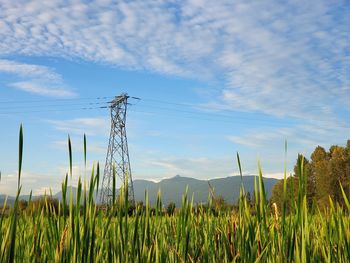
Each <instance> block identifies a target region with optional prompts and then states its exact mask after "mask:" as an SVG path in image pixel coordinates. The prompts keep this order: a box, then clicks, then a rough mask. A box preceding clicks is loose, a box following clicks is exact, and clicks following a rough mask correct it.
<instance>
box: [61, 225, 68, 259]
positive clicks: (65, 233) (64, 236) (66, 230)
mask: <svg viewBox="0 0 350 263" xmlns="http://www.w3.org/2000/svg"><path fill="white" fill-rule="evenodd" d="M67 233H68V225H66V227H65V228H64V230H63V233H62V236H61V241H60V253H59V254H60V255H61V254H62V252H63V249H64V242H65V241H66V238H67Z"/></svg>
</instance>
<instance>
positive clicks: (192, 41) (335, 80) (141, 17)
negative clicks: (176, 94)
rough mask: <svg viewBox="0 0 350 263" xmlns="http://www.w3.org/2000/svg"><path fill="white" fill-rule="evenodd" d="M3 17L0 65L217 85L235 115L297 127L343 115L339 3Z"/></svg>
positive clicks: (7, 8)
mask: <svg viewBox="0 0 350 263" xmlns="http://www.w3.org/2000/svg"><path fill="white" fill-rule="evenodd" d="M1 10H2V19H1V22H0V37H1V39H2V41H1V43H0V55H2V56H6V55H9V54H22V55H39V56H42V55H47V56H56V57H57V56H58V57H69V58H73V59H74V58H77V59H84V60H88V61H95V62H99V63H104V64H109V65H114V66H121V67H125V68H130V69H145V70H150V71H155V72H160V73H165V74H171V75H180V76H190V77H194V78H199V79H208V78H209V79H214V80H223V81H224V83H225V86H224V88H223V90H222V93H221V99H220V103H222V104H224V105H228V106H229V107H230V108H234V109H238V110H247V111H262V112H265V113H268V114H273V115H278V116H294V117H298V118H309V117H310V116H311V117H313V118H325V117H333V116H334V111H335V109H337V108H338V107H346V108H347V110H349V106H350V103H349V101H350V92H348V91H349V86H350V74H349V70H350V60H349V54H350V53H349V43H348V35H349V34H350V27H349V26H348V25H349V24H350V16H349V8H348V7H347V6H346V3H345V2H344V1H340V0H339V1H337V0H335V1H328V0H321V1H317V2H315V1H309V2H307V3H305V2H304V1H284V2H279V1H274V0H265V1H258V2H247V1H244V0H239V1H226V0H221V1H212V2H208V1H190V0H189V1H182V2H177V1H152V2H149V1H141V0H139V1H131V2H130V1H95V2H85V1H75V2H73V3H72V2H66V3H62V2H60V1H50V2H49V3H42V1H25V2H19V1H6V2H3V3H2V4H1ZM7 70H8V71H10V70H11V69H7ZM21 71H23V72H26V71H28V69H26V68H22V69H21ZM29 71H30V70H29ZM215 99H216V100H217V98H215ZM321 116H322V117H321Z"/></svg>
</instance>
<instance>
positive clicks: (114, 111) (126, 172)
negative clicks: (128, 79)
mask: <svg viewBox="0 0 350 263" xmlns="http://www.w3.org/2000/svg"><path fill="white" fill-rule="evenodd" d="M128 98H129V96H128V95H127V94H126V93H123V94H121V95H119V96H116V97H115V98H114V100H112V101H111V102H110V106H109V107H110V109H111V132H110V137H109V144H108V150H107V157H106V164H105V169H104V173H103V179H102V189H101V196H100V201H101V203H103V204H105V205H109V204H110V203H111V201H112V195H113V187H115V184H114V185H113V173H115V175H116V179H118V178H119V179H121V181H122V182H123V185H126V180H128V195H129V202H131V203H134V201H135V198H134V186H133V183H132V175H131V166H130V159H129V150H128V140H127V138H126V110H127V106H128ZM114 190H115V191H116V189H114Z"/></svg>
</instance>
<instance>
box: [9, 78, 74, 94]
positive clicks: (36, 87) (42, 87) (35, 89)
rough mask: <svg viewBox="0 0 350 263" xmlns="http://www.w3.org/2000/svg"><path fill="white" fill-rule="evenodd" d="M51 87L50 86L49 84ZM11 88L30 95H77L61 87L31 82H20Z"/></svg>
mask: <svg viewBox="0 0 350 263" xmlns="http://www.w3.org/2000/svg"><path fill="white" fill-rule="evenodd" d="M49 85H50V84H49ZM10 86H12V87H14V88H16V89H19V90H23V91H26V92H30V93H35V94H39V95H41V96H49V97H73V96H75V93H74V92H72V91H70V90H66V89H64V88H61V87H49V86H46V84H42V83H35V82H30V81H20V82H15V83H12V84H10Z"/></svg>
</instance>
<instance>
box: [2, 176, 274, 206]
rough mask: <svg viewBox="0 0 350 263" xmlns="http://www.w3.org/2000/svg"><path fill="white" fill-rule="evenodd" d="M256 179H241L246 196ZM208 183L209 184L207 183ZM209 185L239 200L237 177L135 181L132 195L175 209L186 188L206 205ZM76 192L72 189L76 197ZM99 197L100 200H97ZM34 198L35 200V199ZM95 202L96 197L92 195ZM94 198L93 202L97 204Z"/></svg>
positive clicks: (269, 187)
mask: <svg viewBox="0 0 350 263" xmlns="http://www.w3.org/2000/svg"><path fill="white" fill-rule="evenodd" d="M254 178H255V176H247V175H246V176H243V183H244V187H245V190H246V192H251V193H253V191H254ZM263 180H264V185H265V190H266V192H267V195H268V197H270V195H271V190H272V187H273V186H274V185H275V184H276V183H277V181H278V179H275V178H263ZM208 182H209V183H208ZM209 184H210V185H211V187H212V188H213V189H214V192H215V195H217V196H219V195H220V196H222V197H223V198H224V199H225V200H226V201H227V202H228V203H233V202H235V201H236V200H237V198H238V196H239V190H240V185H241V177H240V176H230V177H225V178H217V179H211V180H199V179H194V178H190V177H182V176H179V175H177V176H175V177H172V178H168V179H163V180H161V181H160V182H158V183H156V182H152V181H148V180H134V192H135V199H136V201H143V202H145V191H147V193H148V200H149V202H150V203H151V204H152V205H153V204H155V202H156V200H157V193H158V191H160V192H161V197H162V202H163V204H164V205H167V204H168V203H169V202H175V204H176V206H177V207H179V206H181V199H182V195H183V194H184V193H185V191H186V187H188V196H189V198H190V199H191V198H192V196H193V200H194V203H200V202H206V201H208V196H209V193H210V189H209ZM75 192H76V188H73V195H74V196H75ZM53 197H54V198H57V199H59V200H62V193H61V192H58V193H56V194H54V195H53ZM97 197H99V196H97ZM28 198H29V196H28V195H24V196H21V199H23V200H28ZM34 198H37V197H34ZM95 198H96V194H95ZM98 199H99V198H97V199H96V200H98ZM4 200H5V196H4V195H1V194H0V205H2V204H3V202H4ZM13 201H14V197H11V196H9V197H8V201H7V202H8V204H9V205H11V204H12V203H13Z"/></svg>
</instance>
